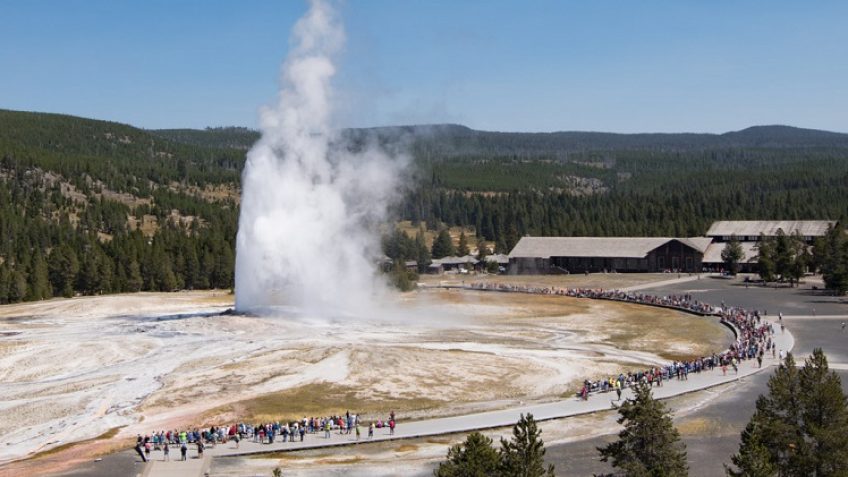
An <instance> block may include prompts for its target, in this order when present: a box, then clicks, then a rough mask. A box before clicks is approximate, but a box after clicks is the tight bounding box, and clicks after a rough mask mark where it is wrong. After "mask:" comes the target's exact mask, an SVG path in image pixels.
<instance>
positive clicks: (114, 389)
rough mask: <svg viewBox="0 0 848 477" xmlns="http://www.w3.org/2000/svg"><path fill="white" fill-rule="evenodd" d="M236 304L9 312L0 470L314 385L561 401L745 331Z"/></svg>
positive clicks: (471, 306)
mask: <svg viewBox="0 0 848 477" xmlns="http://www.w3.org/2000/svg"><path fill="white" fill-rule="evenodd" d="M231 306H232V296H231V295H228V294H226V293H224V292H217V293H216V292H186V293H171V294H154V293H142V294H134V295H114V296H104V297H86V298H75V299H69V300H61V299H60V300H50V301H46V302H39V303H29V304H22V305H10V306H4V307H0V383H2V385H0V442H2V443H3V444H2V445H0V464H2V463H4V462H5V463H8V462H10V461H13V460H17V459H21V458H24V457H27V456H30V455H33V454H35V453H37V452H40V451H44V450H47V449H50V448H52V447H56V446H58V445H61V444H67V443H71V442H77V441H81V440H85V439H91V438H94V437H96V436H99V435H101V434H103V433H104V432H106V431H108V430H110V429H112V428H115V427H118V426H125V427H123V428H122V429H121V432H120V435H119V436H134V435H135V434H136V433H149V432H151V431H153V430H159V429H167V428H173V427H175V426H179V425H187V424H194V425H197V424H204V423H203V422H195V421H196V420H197V419H201V418H204V416H205V418H208V416H210V415H211V414H209V412H210V411H211V410H216V409H217V410H220V409H222V408H226V405H228V404H230V403H235V402H238V401H242V402H245V400H249V399H250V398H253V397H256V396H260V395H263V394H267V393H273V392H278V391H284V390H294V389H297V388H298V387H301V386H304V385H315V384H320V385H322V386H324V385H326V386H328V387H332V386H342V387H344V389H353V390H354V395H355V398H356V400H357V401H358V402H363V401H365V400H368V401H370V402H372V403H373V402H377V403H379V402H380V401H382V400H395V401H397V400H403V401H405V402H409V403H411V404H410V407H409V412H406V413H404V417H405V418H407V419H408V418H423V417H433V416H441V415H451V414H459V413H465V412H472V411H478V410H483V409H493V408H503V407H506V406H509V405H510V404H514V403H516V402H519V401H522V402H533V401H545V400H552V399H557V398H559V397H561V396H562V395H563V394H564V393H566V392H573V390H574V383H575V382H577V381H579V380H581V379H583V378H585V377H587V376H591V377H596V376H600V375H604V374H607V373H617V372H618V371H621V370H622V369H627V368H630V367H635V366H634V365H642V364H648V363H660V362H666V361H667V360H668V359H669V358H671V357H675V356H681V355H682V356H691V355H695V354H701V353H707V352H711V351H714V350H718V349H722V348H724V347H725V346H726V345H727V343H728V342H729V340H730V336H729V334H728V332H727V330H725V329H724V328H723V327H722V326H720V325H719V324H718V323H717V322H716V321H715V320H712V319H708V318H699V317H694V316H690V315H686V314H681V313H677V312H673V311H669V310H663V309H657V308H649V307H643V306H638V305H627V304H619V303H610V302H604V301H592V300H578V299H571V298H562V297H543V296H530V295H520V294H500V293H481V292H460V291H422V292H417V293H410V294H405V295H403V297H399V298H397V303H394V304H392V305H391V306H394V307H395V308H394V309H395V310H396V312H395V313H396V314H397V316H398V318H397V319H396V320H388V321H386V320H380V321H371V320H367V319H357V320H340V321H337V322H334V323H327V322H324V321H315V320H308V319H304V318H291V316H290V315H289V314H287V313H286V312H283V311H281V312H280V314H281V315H286V316H279V317H273V318H272V317H255V316H238V315H220V314H219V313H220V312H222V311H224V310H226V309H228V308H230V307H231ZM661 343H662V345H661ZM248 402H249V401H248ZM416 402H421V403H426V405H424V404H422V405H421V406H420V409H417V410H416V406H415V403H416ZM346 404H349V403H345V402H338V403H337V406H338V409H339V410H340V411H339V412H343V411H342V410H343V409H346V408H347V406H346ZM371 407H372V408H373V407H374V406H371ZM284 412H285V409H280V413H284ZM294 412H298V411H294ZM238 417H239V416H237V415H234V416H231V418H233V419H235V418H238Z"/></svg>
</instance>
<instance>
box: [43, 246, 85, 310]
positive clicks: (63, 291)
mask: <svg viewBox="0 0 848 477" xmlns="http://www.w3.org/2000/svg"><path fill="white" fill-rule="evenodd" d="M79 270H80V264H79V260H78V259H77V254H76V252H74V249H73V248H71V247H70V245H68V244H66V243H65V244H62V245H60V246H58V247H56V248H54V249H53V250H52V251H51V252H50V258H49V263H48V271H49V276H50V283H51V284H52V285H53V294H54V295H61V296H63V297H65V298H69V297H72V296H74V289H75V288H74V285H75V283H76V280H77V274H78V273H79Z"/></svg>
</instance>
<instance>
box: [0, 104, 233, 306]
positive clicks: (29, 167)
mask: <svg viewBox="0 0 848 477" xmlns="http://www.w3.org/2000/svg"><path fill="white" fill-rule="evenodd" d="M243 163H244V151H238V150H235V149H223V148H211V147H201V146H189V145H185V144H181V143H178V142H175V141H170V140H167V139H164V138H162V137H161V136H157V135H154V134H151V133H149V132H147V131H144V130H141V129H138V128H134V127H131V126H128V125H124V124H118V123H114V122H108V121H97V120H91V119H84V118H78V117H72V116H65V115H58V114H44V113H28V112H17V111H3V110H0V303H5V302H8V301H19V300H35V299H41V298H45V297H49V296H54V295H59V294H61V295H66V296H69V295H72V294H74V293H88V294H94V293H106V292H121V291H137V290H176V289H181V288H206V287H222V288H228V287H231V286H232V283H233V276H232V275H233V257H234V243H235V233H236V222H237V216H238V215H237V214H238V210H237V200H238V180H239V173H240V170H241V167H242V166H243Z"/></svg>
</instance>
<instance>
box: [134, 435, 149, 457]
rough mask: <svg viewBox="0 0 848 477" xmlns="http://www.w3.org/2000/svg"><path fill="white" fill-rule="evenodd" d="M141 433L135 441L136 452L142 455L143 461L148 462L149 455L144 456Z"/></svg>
mask: <svg viewBox="0 0 848 477" xmlns="http://www.w3.org/2000/svg"><path fill="white" fill-rule="evenodd" d="M141 441H142V439H141V434H139V435H138V439H137V440H136V442H135V452H136V453H137V454H138V455H139V457H141V461H142V462H147V457H145V456H144V450H142V448H141Z"/></svg>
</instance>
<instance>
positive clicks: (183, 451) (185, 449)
mask: <svg viewBox="0 0 848 477" xmlns="http://www.w3.org/2000/svg"><path fill="white" fill-rule="evenodd" d="M187 456H188V445H187V444H186V443H185V442H183V443H182V444H181V445H180V460H187V459H186V458H187Z"/></svg>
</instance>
